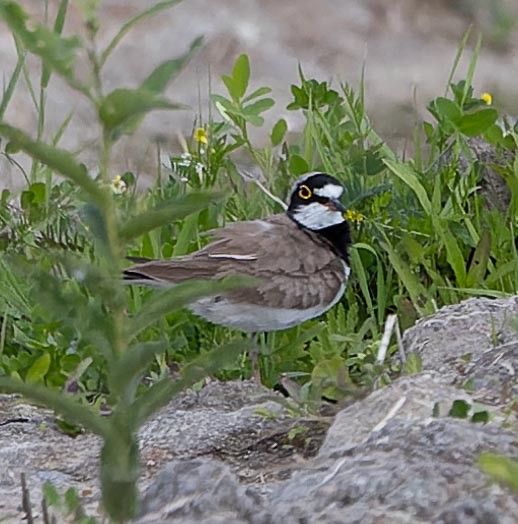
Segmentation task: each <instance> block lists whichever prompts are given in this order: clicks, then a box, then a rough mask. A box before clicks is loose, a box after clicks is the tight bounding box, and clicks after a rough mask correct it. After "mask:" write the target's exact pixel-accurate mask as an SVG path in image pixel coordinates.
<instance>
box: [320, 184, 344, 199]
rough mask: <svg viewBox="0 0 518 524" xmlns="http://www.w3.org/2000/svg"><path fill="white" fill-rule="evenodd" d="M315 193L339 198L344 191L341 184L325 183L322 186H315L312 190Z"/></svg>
mask: <svg viewBox="0 0 518 524" xmlns="http://www.w3.org/2000/svg"><path fill="white" fill-rule="evenodd" d="M313 191H314V193H315V195H318V196H321V197H326V198H340V197H341V196H342V193H343V192H344V188H343V187H342V186H337V185H336V184H326V185H325V186H324V187H317V188H315V189H314V190H313Z"/></svg>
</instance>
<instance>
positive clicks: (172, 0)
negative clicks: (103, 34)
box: [101, 0, 182, 66]
mask: <svg viewBox="0 0 518 524" xmlns="http://www.w3.org/2000/svg"><path fill="white" fill-rule="evenodd" d="M181 1H182V0H167V1H165V2H158V3H157V4H154V5H152V6H151V7H149V8H147V9H144V11H141V12H140V13H138V14H137V15H136V16H134V17H133V18H131V19H129V20H128V21H127V22H125V23H124V24H123V25H122V27H121V28H120V29H119V32H118V33H117V34H116V35H115V36H114V37H113V39H112V41H111V42H110V43H109V44H108V46H107V47H106V49H105V50H104V51H103V53H102V56H101V66H102V65H103V64H104V62H106V60H107V59H108V57H109V56H110V54H111V53H112V51H113V50H114V49H115V48H116V47H117V44H118V43H119V42H120V41H121V40H122V39H123V38H124V36H125V35H126V34H127V33H128V32H129V31H130V29H132V28H133V26H135V25H136V24H138V23H139V22H141V21H142V20H145V19H146V18H151V17H152V16H154V15H157V14H158V13H160V12H161V11H164V10H166V9H169V8H171V7H174V6H175V5H176V4H179V3H180V2H181Z"/></svg>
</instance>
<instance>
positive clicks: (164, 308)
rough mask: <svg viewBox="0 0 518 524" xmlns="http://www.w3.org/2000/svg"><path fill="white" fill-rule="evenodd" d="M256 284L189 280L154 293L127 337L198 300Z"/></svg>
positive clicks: (253, 281)
mask: <svg viewBox="0 0 518 524" xmlns="http://www.w3.org/2000/svg"><path fill="white" fill-rule="evenodd" d="M256 283H257V279H254V278H250V277H242V276H235V277H234V276H233V277H226V278H223V279H221V280H190V281H187V282H183V283H181V284H176V285H175V286H174V287H172V288H171V289H167V290H165V291H160V292H158V293H156V294H155V295H154V296H153V298H151V299H150V300H148V301H147V302H146V307H145V308H143V309H142V310H140V311H139V312H138V313H137V314H136V315H135V316H134V317H133V319H132V321H131V324H130V325H129V326H128V333H127V335H128V337H129V338H130V339H131V338H133V337H135V336H136V335H138V334H139V333H140V332H141V331H142V330H143V329H145V328H147V327H148V326H150V325H152V324H154V323H155V322H157V321H158V320H159V319H160V318H161V317H163V316H164V315H166V314H168V313H171V312H172V311H176V310H178V309H181V308H184V307H185V306H187V305H189V304H190V303H191V302H194V301H195V300H198V299H199V298H202V297H207V296H211V295H216V294H218V293H225V292H226V291H231V290H233V289H237V288H242V287H248V286H253V285H254V284H256Z"/></svg>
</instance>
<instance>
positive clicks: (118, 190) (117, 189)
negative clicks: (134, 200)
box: [111, 175, 126, 195]
mask: <svg viewBox="0 0 518 524" xmlns="http://www.w3.org/2000/svg"><path fill="white" fill-rule="evenodd" d="M111 188H112V192H113V194H114V195H120V194H122V193H124V191H126V182H124V180H122V177H121V176H120V175H117V176H116V177H115V178H114V179H113V180H112V184H111Z"/></svg>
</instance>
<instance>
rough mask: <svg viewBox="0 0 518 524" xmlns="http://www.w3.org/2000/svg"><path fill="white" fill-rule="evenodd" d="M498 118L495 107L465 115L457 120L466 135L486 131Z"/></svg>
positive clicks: (459, 127)
mask: <svg viewBox="0 0 518 524" xmlns="http://www.w3.org/2000/svg"><path fill="white" fill-rule="evenodd" d="M497 120H498V112H497V111H496V110H495V109H489V108H488V109H482V110H481V111H477V112H476V113H468V114H466V115H463V116H462V117H461V118H460V119H459V120H457V121H456V122H455V125H456V127H457V129H458V130H459V131H460V132H461V133H463V134H464V135H466V136H477V135H481V134H482V133H484V132H486V131H487V130H488V129H489V128H490V127H491V126H492V125H493V124H494V123H495V122H496V121H497Z"/></svg>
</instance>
